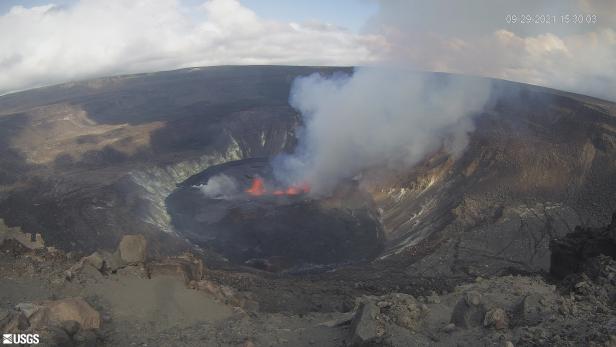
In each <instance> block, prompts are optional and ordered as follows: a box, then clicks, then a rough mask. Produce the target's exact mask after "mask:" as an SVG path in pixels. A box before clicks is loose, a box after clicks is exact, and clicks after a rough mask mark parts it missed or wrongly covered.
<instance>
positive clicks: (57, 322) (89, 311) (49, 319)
mask: <svg viewBox="0 0 616 347" xmlns="http://www.w3.org/2000/svg"><path fill="white" fill-rule="evenodd" d="M39 305H40V306H42V308H41V309H39V310H38V311H36V312H35V313H34V314H33V315H32V316H31V317H30V324H32V326H35V327H42V326H51V325H53V326H61V325H62V323H63V322H66V321H75V322H77V323H79V326H80V327H81V328H83V329H98V328H100V325H101V316H100V314H99V313H98V311H96V310H95V309H94V308H92V306H90V304H88V303H87V302H86V301H85V300H83V299H82V298H80V297H75V298H66V299H60V300H55V301H44V302H41V303H39Z"/></svg>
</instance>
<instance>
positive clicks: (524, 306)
mask: <svg viewBox="0 0 616 347" xmlns="http://www.w3.org/2000/svg"><path fill="white" fill-rule="evenodd" d="M542 299H543V298H542V297H541V296H540V295H537V294H529V295H527V296H525V297H524V298H523V299H522V300H521V301H520V303H518V305H517V306H516V310H515V311H516V315H517V318H518V319H517V320H518V325H528V326H534V325H537V324H539V323H541V322H542V321H543V319H544V318H545V317H547V316H548V315H549V314H550V309H549V307H546V306H545V305H543V303H542Z"/></svg>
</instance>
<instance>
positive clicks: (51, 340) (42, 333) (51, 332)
mask: <svg viewBox="0 0 616 347" xmlns="http://www.w3.org/2000/svg"><path fill="white" fill-rule="evenodd" d="M36 333H37V334H39V341H40V342H39V344H38V345H36V346H46V347H60V346H62V347H69V346H73V342H72V341H71V337H70V336H69V335H68V334H67V333H66V331H64V330H63V329H62V328H60V327H57V326H43V327H39V328H37V329H36Z"/></svg>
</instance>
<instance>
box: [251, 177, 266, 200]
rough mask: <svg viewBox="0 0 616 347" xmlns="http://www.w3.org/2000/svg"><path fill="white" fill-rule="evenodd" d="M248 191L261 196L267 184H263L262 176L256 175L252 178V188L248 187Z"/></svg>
mask: <svg viewBox="0 0 616 347" xmlns="http://www.w3.org/2000/svg"><path fill="white" fill-rule="evenodd" d="M246 193H248V194H250V195H252V196H261V195H263V194H264V193H265V186H264V185H263V179H262V178H261V177H255V178H254V179H253V180H252V185H251V186H250V188H248V189H246Z"/></svg>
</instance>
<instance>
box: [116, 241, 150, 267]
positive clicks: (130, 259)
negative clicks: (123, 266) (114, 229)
mask: <svg viewBox="0 0 616 347" xmlns="http://www.w3.org/2000/svg"><path fill="white" fill-rule="evenodd" d="M146 246H147V241H146V239H145V237H144V236H143V235H124V237H122V240H121V241H120V245H119V246H118V250H119V252H120V258H121V259H122V260H123V261H124V262H125V263H127V264H134V263H143V262H144V261H145V258H146Z"/></svg>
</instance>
